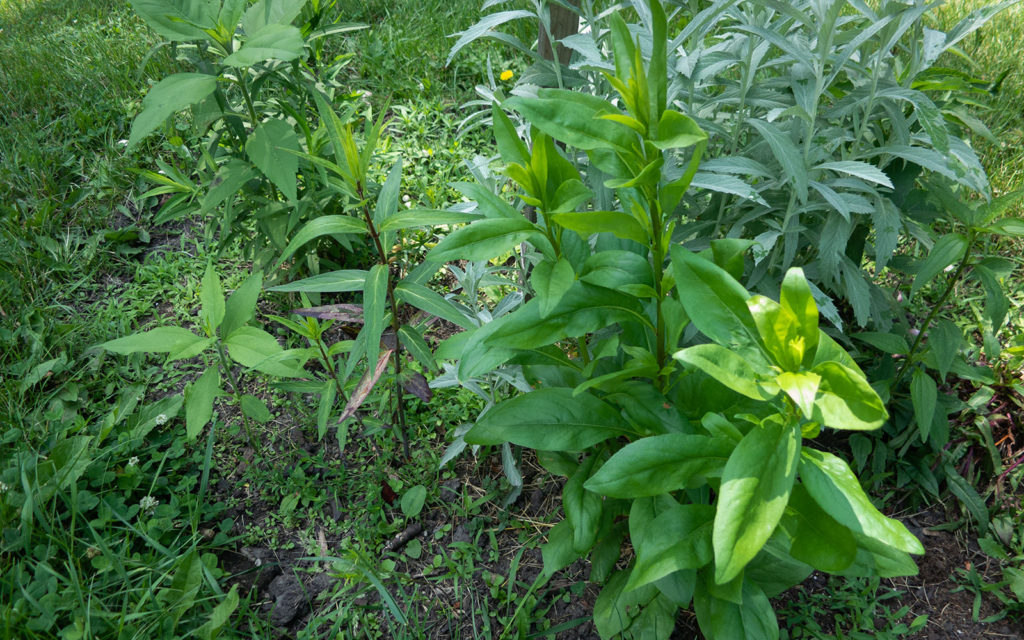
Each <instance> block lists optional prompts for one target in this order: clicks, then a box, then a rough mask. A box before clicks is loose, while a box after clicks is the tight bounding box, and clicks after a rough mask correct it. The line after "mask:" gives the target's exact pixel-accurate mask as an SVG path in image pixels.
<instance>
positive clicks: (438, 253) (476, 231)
mask: <svg viewBox="0 0 1024 640" xmlns="http://www.w3.org/2000/svg"><path fill="white" fill-rule="evenodd" d="M538 231H539V229H538V227H537V226H536V225H534V224H533V223H531V222H530V221H529V220H527V219H526V218H523V217H519V218H500V219H498V218H496V219H485V220H478V221H477V222H474V223H473V224H471V225H469V226H467V227H463V228H462V229H459V230H457V231H454V232H452V233H451V234H449V235H448V236H446V237H445V239H444V240H442V241H441V242H439V243H438V244H437V246H436V247H434V248H433V249H432V250H431V251H430V253H429V254H427V259H428V260H433V261H435V262H448V261H451V260H490V259H491V258H494V257H497V256H500V255H502V254H504V253H505V252H507V251H509V250H511V249H512V248H513V247H515V246H516V245H518V244H519V243H521V242H524V241H526V240H528V239H529V238H530V236H532V235H533V234H535V233H537V232H538Z"/></svg>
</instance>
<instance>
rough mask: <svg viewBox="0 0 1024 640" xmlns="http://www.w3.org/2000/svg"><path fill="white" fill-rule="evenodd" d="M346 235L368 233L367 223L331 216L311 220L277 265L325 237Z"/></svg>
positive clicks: (300, 230)
mask: <svg viewBox="0 0 1024 640" xmlns="http://www.w3.org/2000/svg"><path fill="white" fill-rule="evenodd" d="M345 233H357V234H360V235H361V234H364V233H366V223H365V222H364V221H362V220H360V219H359V218H355V217H352V216H342V215H331V216H320V217H319V218H314V219H313V220H310V221H309V222H307V223H306V224H305V226H303V227H302V228H301V229H299V231H298V233H296V234H295V237H294V238H292V241H291V242H289V243H288V246H287V248H285V250H284V253H282V254H281V257H280V258H278V259H277V264H278V265H281V264H283V263H284V262H285V261H286V260H287V259H288V258H290V257H292V255H293V254H294V253H295V252H296V251H298V250H299V249H300V248H301V247H302V246H303V245H305V244H307V243H309V242H312V241H313V240H315V239H317V238H321V237H323V236H332V235H338V234H345Z"/></svg>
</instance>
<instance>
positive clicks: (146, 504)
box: [139, 496, 160, 513]
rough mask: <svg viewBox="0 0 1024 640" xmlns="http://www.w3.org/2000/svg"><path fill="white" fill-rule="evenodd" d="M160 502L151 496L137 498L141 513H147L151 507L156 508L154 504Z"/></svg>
mask: <svg viewBox="0 0 1024 640" xmlns="http://www.w3.org/2000/svg"><path fill="white" fill-rule="evenodd" d="M158 504H160V501H159V500H157V499H156V498H154V497H153V496H146V497H145V498H143V499H142V500H139V509H140V510H141V511H142V512H143V513H149V512H151V511H152V510H153V509H156V505H158Z"/></svg>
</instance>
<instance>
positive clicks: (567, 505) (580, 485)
mask: <svg viewBox="0 0 1024 640" xmlns="http://www.w3.org/2000/svg"><path fill="white" fill-rule="evenodd" d="M597 461H598V456H597V455H590V456H588V457H587V458H586V459H585V460H584V461H583V462H582V463H581V464H580V466H579V468H577V469H576V472H575V473H573V474H572V475H571V476H570V477H569V479H568V481H566V483H565V486H564V487H563V488H562V509H563V510H564V511H565V519H566V520H567V521H568V522H569V526H571V527H572V548H573V551H575V552H576V553H578V554H580V555H582V554H584V553H586V552H587V551H589V550H590V548H591V547H593V546H594V542H596V541H597V532H598V528H599V527H600V526H601V508H602V498H601V496H599V495H597V494H596V493H592V492H590V491H587V490H586V489H584V483H585V482H586V481H587V479H588V478H590V473H591V471H593V469H594V465H595V464H596V463H597Z"/></svg>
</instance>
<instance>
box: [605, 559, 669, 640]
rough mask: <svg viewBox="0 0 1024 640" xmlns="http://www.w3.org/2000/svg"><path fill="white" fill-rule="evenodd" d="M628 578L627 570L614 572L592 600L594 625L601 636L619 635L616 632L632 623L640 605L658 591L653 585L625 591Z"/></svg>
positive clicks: (648, 600) (649, 599)
mask: <svg viewBox="0 0 1024 640" xmlns="http://www.w3.org/2000/svg"><path fill="white" fill-rule="evenodd" d="M628 580H629V571H618V572H616V573H615V574H613V575H612V577H611V578H609V580H608V584H606V585H605V587H604V588H603V589H602V590H601V593H600V595H598V596H597V600H596V601H595V602H594V627H595V628H596V629H597V632H598V634H600V637H602V638H613V637H621V636H619V635H618V634H620V633H621V632H622V631H624V630H625V629H628V628H629V626H630V625H631V624H633V619H634V618H636V617H637V615H638V614H639V613H640V609H641V607H643V606H644V605H645V604H647V603H648V602H650V601H651V599H652V598H654V597H655V596H656V595H657V593H658V592H657V589H655V587H654V585H647V586H646V587H641V588H639V589H634V590H632V591H626V590H625V589H624V587H625V586H626V582H627V581H628ZM665 631H668V630H667V629H666V630H665ZM630 637H632V636H630ZM659 640H660V639H659Z"/></svg>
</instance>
